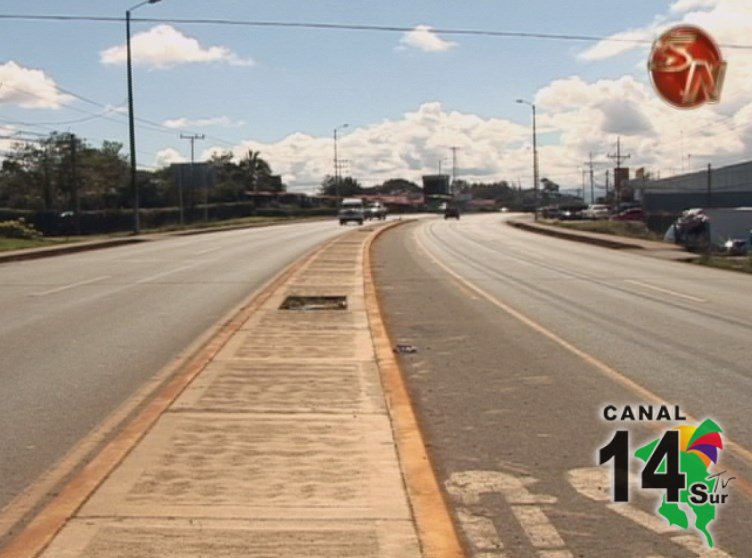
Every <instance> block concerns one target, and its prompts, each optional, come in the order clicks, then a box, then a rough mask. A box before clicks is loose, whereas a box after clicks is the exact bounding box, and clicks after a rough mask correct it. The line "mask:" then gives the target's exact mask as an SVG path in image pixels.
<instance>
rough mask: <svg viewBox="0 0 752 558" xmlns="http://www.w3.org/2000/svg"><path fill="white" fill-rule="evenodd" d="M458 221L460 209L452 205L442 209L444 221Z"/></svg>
mask: <svg viewBox="0 0 752 558" xmlns="http://www.w3.org/2000/svg"><path fill="white" fill-rule="evenodd" d="M449 218H452V219H457V220H458V221H459V219H460V209H459V208H458V207H456V206H454V205H447V206H446V208H445V209H444V219H449Z"/></svg>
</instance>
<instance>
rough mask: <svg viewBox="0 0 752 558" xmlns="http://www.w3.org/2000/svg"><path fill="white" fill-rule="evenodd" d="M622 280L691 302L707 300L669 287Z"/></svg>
mask: <svg viewBox="0 0 752 558" xmlns="http://www.w3.org/2000/svg"><path fill="white" fill-rule="evenodd" d="M624 282H625V283H630V284H631V285H637V286H639V287H644V288H646V289H652V290H654V291H658V292H659V293H664V294H670V295H672V296H678V297H679V298H684V299H687V300H691V301H692V302H707V300H706V299H704V298H698V297H696V296H692V295H688V294H684V293H677V292H676V291H672V290H670V289H664V288H663V287H656V286H655V285H651V284H650V283H643V282H642V281H635V280H634V279H624Z"/></svg>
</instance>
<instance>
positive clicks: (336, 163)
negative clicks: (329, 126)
mask: <svg viewBox="0 0 752 558" xmlns="http://www.w3.org/2000/svg"><path fill="white" fill-rule="evenodd" d="M347 126H348V124H342V125H341V126H337V127H336V128H334V189H335V192H336V194H337V197H339V160H338V159H337V130H341V129H342V128H347Z"/></svg>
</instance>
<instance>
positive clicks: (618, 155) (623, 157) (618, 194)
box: [608, 136, 631, 207]
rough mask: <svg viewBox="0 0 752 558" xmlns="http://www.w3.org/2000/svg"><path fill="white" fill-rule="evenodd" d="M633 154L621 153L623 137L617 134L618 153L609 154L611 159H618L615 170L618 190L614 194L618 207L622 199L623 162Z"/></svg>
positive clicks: (615, 181)
mask: <svg viewBox="0 0 752 558" xmlns="http://www.w3.org/2000/svg"><path fill="white" fill-rule="evenodd" d="M630 157H631V155H622V154H621V137H619V136H617V138H616V155H613V154H611V153H609V154H608V158H609V159H614V160H615V161H616V169H615V170H614V189H615V192H616V195H615V196H614V198H615V202H616V206H617V207H618V205H619V202H620V201H621V172H618V171H621V162H622V161H626V160H627V159H629V158H630Z"/></svg>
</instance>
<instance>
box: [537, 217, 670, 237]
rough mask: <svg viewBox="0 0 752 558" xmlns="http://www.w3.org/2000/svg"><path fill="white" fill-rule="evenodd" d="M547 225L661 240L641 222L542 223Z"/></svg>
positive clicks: (555, 221)
mask: <svg viewBox="0 0 752 558" xmlns="http://www.w3.org/2000/svg"><path fill="white" fill-rule="evenodd" d="M544 222H545V223H546V224H548V225H554V226H557V227H562V228H564V229H573V230H576V231H584V232H592V233H601V234H610V235H613V236H625V237H628V238H639V239H642V240H663V236H661V235H659V234H658V233H654V232H653V231H651V230H650V229H648V228H647V227H646V226H645V223H643V222H642V221H606V220H605V219H602V220H598V221H558V220H550V221H544Z"/></svg>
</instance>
